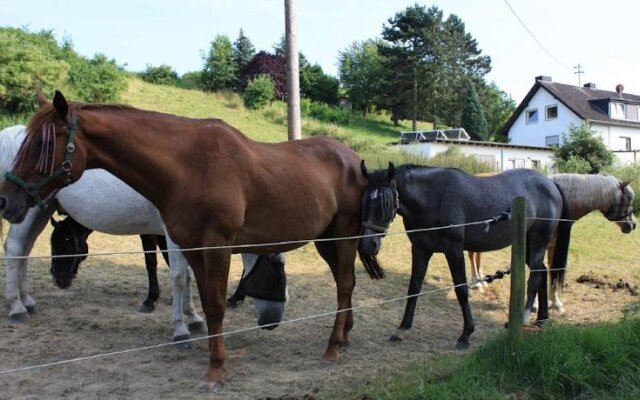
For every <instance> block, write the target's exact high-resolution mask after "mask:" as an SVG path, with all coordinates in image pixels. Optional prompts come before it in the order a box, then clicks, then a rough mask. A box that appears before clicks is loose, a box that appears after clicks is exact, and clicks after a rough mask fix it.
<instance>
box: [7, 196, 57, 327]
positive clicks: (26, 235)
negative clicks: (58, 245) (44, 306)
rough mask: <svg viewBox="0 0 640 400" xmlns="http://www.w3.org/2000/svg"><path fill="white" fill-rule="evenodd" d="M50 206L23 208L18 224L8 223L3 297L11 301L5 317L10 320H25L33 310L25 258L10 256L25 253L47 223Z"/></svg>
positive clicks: (31, 246)
mask: <svg viewBox="0 0 640 400" xmlns="http://www.w3.org/2000/svg"><path fill="white" fill-rule="evenodd" d="M53 211H54V210H53V209H52V208H47V209H45V210H40V209H39V208H38V207H33V208H31V209H29V211H27V215H26V216H25V219H24V221H23V222H22V223H20V224H12V225H11V227H10V228H9V233H8V234H7V240H6V241H5V243H4V251H5V255H6V257H7V260H6V265H5V269H6V278H7V292H6V294H5V295H6V298H7V301H8V302H9V304H10V305H11V310H10V311H9V319H10V320H11V321H12V322H27V321H28V320H29V314H30V313H31V314H33V313H35V310H36V301H35V300H34V299H33V298H32V297H31V296H30V295H29V284H28V279H27V266H28V261H27V259H26V258H25V259H17V258H11V257H19V256H28V255H29V253H30V252H31V249H32V248H33V244H34V243H35V241H36V239H37V238H38V236H39V235H40V233H42V231H43V230H44V228H45V227H46V226H47V222H48V221H49V218H50V217H51V215H53Z"/></svg>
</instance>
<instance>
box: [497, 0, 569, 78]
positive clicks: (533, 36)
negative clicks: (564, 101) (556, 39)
mask: <svg viewBox="0 0 640 400" xmlns="http://www.w3.org/2000/svg"><path fill="white" fill-rule="evenodd" d="M504 4H506V5H507V7H509V10H511V12H512V13H513V15H514V16H515V17H516V18H517V19H518V22H520V25H522V27H523V28H524V29H525V30H526V31H527V33H529V35H530V36H531V37H532V38H533V40H534V41H535V42H536V43H537V44H538V46H540V48H541V49H542V50H543V51H544V52H545V53H547V55H548V56H549V57H551V58H552V59H553V61H555V62H557V63H558V64H560V65H562V66H563V67H565V68H567V69H569V67H568V66H567V65H565V64H564V63H562V62H561V61H559V60H558V59H557V58H555V57H554V56H553V54H551V53H550V52H549V50H547V49H546V48H545V47H544V46H543V45H542V43H540V41H539V40H538V38H536V36H535V35H534V34H533V32H531V30H530V29H529V28H528V27H527V25H526V24H525V23H524V21H523V20H522V18H520V16H519V15H518V14H517V13H516V11H515V10H514V9H513V7H511V4H509V2H508V1H507V0H504Z"/></svg>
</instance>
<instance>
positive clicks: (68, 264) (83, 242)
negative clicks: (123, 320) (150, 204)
mask: <svg viewBox="0 0 640 400" xmlns="http://www.w3.org/2000/svg"><path fill="white" fill-rule="evenodd" d="M51 225H53V232H52V233H51V254H52V255H54V256H59V255H74V257H63V258H55V257H54V258H53V259H52V260H51V275H52V277H53V283H54V284H55V285H56V286H57V287H59V288H61V289H66V288H68V287H69V286H71V283H72V282H73V278H75V276H76V274H77V273H78V268H79V267H80V263H81V262H82V261H84V259H85V258H87V256H86V254H87V253H88V252H89V245H88V244H87V239H88V238H89V235H91V233H92V232H93V230H91V229H89V228H86V227H85V226H83V225H81V224H80V223H79V222H77V221H76V220H75V219H73V218H71V217H66V218H65V219H63V220H61V221H56V220H55V219H53V218H51ZM140 240H141V241H142V248H143V250H144V251H145V253H144V261H145V266H146V268H147V276H148V278H149V293H148V295H147V298H146V299H145V300H144V301H143V302H142V305H141V306H140V307H139V308H138V312H141V313H150V312H153V310H155V308H156V303H157V301H158V298H159V297H160V287H159V286H158V273H157V270H158V259H157V257H156V253H155V251H154V250H156V249H157V248H159V249H160V250H161V251H162V256H163V258H164V261H165V262H166V263H167V265H169V256H168V253H167V252H166V250H167V241H166V239H165V237H164V236H161V235H140Z"/></svg>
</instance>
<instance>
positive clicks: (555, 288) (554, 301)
mask: <svg viewBox="0 0 640 400" xmlns="http://www.w3.org/2000/svg"><path fill="white" fill-rule="evenodd" d="M555 251H556V246H555V244H550V245H549V246H548V247H547V265H549V269H553V268H555V267H554V265H553V255H554V253H555ZM559 285H560V283H559V282H558V281H557V280H552V282H551V293H550V295H549V297H551V308H553V309H556V310H558V312H560V313H564V304H562V300H560V296H559V295H558V292H560V291H561V290H562V287H559Z"/></svg>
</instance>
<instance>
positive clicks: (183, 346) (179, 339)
mask: <svg viewBox="0 0 640 400" xmlns="http://www.w3.org/2000/svg"><path fill="white" fill-rule="evenodd" d="M189 339H191V337H190V336H189V335H180V336H174V337H173V338H172V339H171V341H172V342H173V347H175V348H176V349H178V350H189V349H191V348H192V347H193V345H192V344H191V342H185V340H189Z"/></svg>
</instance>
